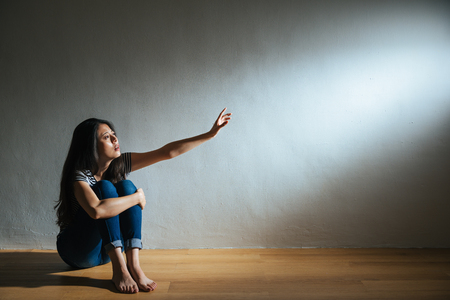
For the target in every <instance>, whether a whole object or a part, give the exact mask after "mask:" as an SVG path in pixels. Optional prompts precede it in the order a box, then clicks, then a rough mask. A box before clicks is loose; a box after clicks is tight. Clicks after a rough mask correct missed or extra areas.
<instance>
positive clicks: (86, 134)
mask: <svg viewBox="0 0 450 300" xmlns="http://www.w3.org/2000/svg"><path fill="white" fill-rule="evenodd" d="M100 124H106V125H108V126H109V128H111V130H112V131H115V130H114V126H113V124H112V123H111V122H109V121H106V120H100V119H96V118H90V119H87V120H85V121H83V122H81V123H80V124H79V125H78V126H77V127H76V128H75V130H74V131H73V135H72V142H71V143H70V148H69V153H68V154H67V157H66V161H65V162H64V167H63V170H62V174H61V184H60V193H59V200H58V201H57V204H56V205H55V209H56V216H57V221H56V224H57V225H58V226H60V227H65V226H66V225H68V224H69V223H70V222H71V221H72V218H73V216H72V214H71V212H70V207H71V203H70V202H71V201H72V199H73V198H74V197H75V196H74V191H73V183H74V181H75V172H76V171H85V170H89V171H91V173H92V174H96V173H97V171H98V164H97V161H98V150H97V143H98V137H97V130H98V127H99V125H100ZM104 177H105V179H107V180H110V181H112V182H114V183H115V182H117V181H120V180H123V179H125V174H124V168H123V160H122V159H121V158H119V159H115V160H113V161H112V162H111V164H110V166H109V168H108V170H107V171H106V172H105V176H104ZM80 209H81V208H80Z"/></svg>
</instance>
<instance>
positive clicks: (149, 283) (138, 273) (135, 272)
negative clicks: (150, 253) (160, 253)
mask: <svg viewBox="0 0 450 300" xmlns="http://www.w3.org/2000/svg"><path fill="white" fill-rule="evenodd" d="M128 270H129V271H130V274H131V276H133V278H134V280H136V283H137V284H138V286H139V288H140V289H141V290H143V291H145V292H151V291H154V290H155V289H156V287H157V286H158V285H157V284H156V282H154V281H153V280H151V279H149V278H147V276H145V274H144V272H143V271H142V269H141V267H140V266H137V267H136V266H135V267H132V266H128Z"/></svg>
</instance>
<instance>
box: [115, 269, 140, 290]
mask: <svg viewBox="0 0 450 300" xmlns="http://www.w3.org/2000/svg"><path fill="white" fill-rule="evenodd" d="M112 282H113V283H114V285H115V286H116V288H117V290H118V291H119V292H121V293H126V294H134V293H137V292H139V287H138V285H137V284H136V282H135V281H134V280H133V278H132V277H131V275H130V273H129V272H128V270H125V272H123V271H120V272H113V278H112Z"/></svg>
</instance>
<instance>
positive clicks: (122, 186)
mask: <svg viewBox="0 0 450 300" xmlns="http://www.w3.org/2000/svg"><path fill="white" fill-rule="evenodd" d="M115 187H116V189H117V193H118V194H119V196H128V195H131V194H134V193H136V191H137V188H136V186H135V185H134V183H133V182H132V181H130V180H127V179H125V180H122V181H119V182H118V183H116V184H115Z"/></svg>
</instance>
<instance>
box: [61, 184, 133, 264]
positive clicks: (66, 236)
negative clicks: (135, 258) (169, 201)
mask: <svg viewBox="0 0 450 300" xmlns="http://www.w3.org/2000/svg"><path fill="white" fill-rule="evenodd" d="M92 189H93V190H94V192H95V194H96V195H97V197H98V198H99V199H100V200H102V199H107V198H117V197H122V196H127V195H131V194H134V193H135V192H136V190H137V189H136V187H135V186H134V184H133V183H132V182H131V181H129V180H123V181H120V182H118V183H117V184H115V185H114V184H112V183H111V182H110V181H106V180H101V181H99V182H97V183H96V184H95V185H94V186H92ZM141 227H142V209H141V207H140V206H139V205H135V206H133V207H130V208H129V209H127V210H125V211H123V212H122V213H120V214H119V215H117V216H114V217H111V218H108V219H99V220H94V219H92V218H91V217H90V216H89V215H88V214H87V213H86V211H85V210H84V209H83V208H81V207H80V208H79V209H78V212H77V214H76V216H75V219H74V220H73V221H72V223H71V224H70V225H69V226H67V227H66V228H65V229H64V230H63V231H61V232H60V233H59V235H58V238H57V241H56V246H57V249H58V253H59V255H60V256H61V258H62V260H63V261H65V262H66V263H67V264H68V265H70V266H72V267H75V268H90V267H94V266H98V265H102V264H105V263H108V262H109V261H110V259H109V256H108V252H109V251H111V250H112V249H114V248H117V247H122V249H124V248H125V251H126V250H127V249H129V248H139V249H142V242H141ZM124 245H125V247H124Z"/></svg>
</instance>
